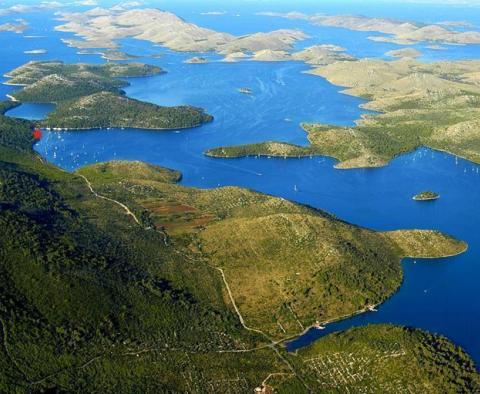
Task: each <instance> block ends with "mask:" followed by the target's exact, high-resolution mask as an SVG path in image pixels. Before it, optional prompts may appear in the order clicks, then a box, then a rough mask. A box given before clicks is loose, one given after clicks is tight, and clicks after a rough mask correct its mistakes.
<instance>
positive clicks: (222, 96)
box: [0, 1, 480, 364]
mask: <svg viewBox="0 0 480 394" xmlns="http://www.w3.org/2000/svg"><path fill="white" fill-rule="evenodd" d="M155 5H158V6H159V7H161V8H164V9H168V10H171V11H174V12H176V13H178V14H179V15H180V16H182V17H184V18H186V19H187V20H189V21H192V22H195V23H198V24H200V25H202V26H205V27H209V28H214V29H217V30H222V31H227V32H230V33H232V34H246V33H251V32H256V31H269V30H273V29H277V28H293V27H297V28H301V29H302V30H304V31H305V32H307V33H308V34H309V35H310V38H309V39H308V40H307V41H305V42H300V43H298V44H297V47H298V48H302V47H305V46H308V45H313V44H316V43H328V44H336V45H341V46H343V47H345V48H347V50H348V52H349V53H350V54H352V55H355V56H359V57H378V58H384V53H385V52H387V51H389V50H391V49H398V48H400V47H399V46H398V45H394V44H387V43H374V42H372V41H370V40H368V39H367V37H368V36H369V35H371V33H365V32H352V31H348V30H345V29H335V28H324V27H317V26H311V25H309V24H307V23H305V22H302V21H291V20H287V19H282V18H271V17H265V16H258V15H255V13H256V12H260V11H279V12H287V11H292V10H297V11H303V12H308V13H312V12H325V13H333V14H341V13H349V14H352V13H360V14H365V15H369V16H382V17H395V18H397V19H413V20H420V21H422V22H439V21H443V20H446V19H448V20H452V19H455V20H467V21H469V22H471V23H473V24H474V25H475V26H476V27H475V28H478V26H480V13H479V12H474V11H475V10H477V11H478V9H473V10H474V11H472V8H471V7H453V6H445V5H444V6H439V5H422V6H420V5H415V6H411V5H410V6H407V5H405V4H401V3H390V2H389V3H385V2H379V1H377V2H373V1H365V2H353V1H351V2H347V1H345V2H318V1H316V2H313V1H304V2H302V3H298V4H297V3H296V4H295V9H292V5H291V2H286V1H277V2H235V3H230V2H229V3H226V2H218V1H216V2H215V1H207V2H191V1H190V2H187V1H175V2H174V1H158V2H156V3H155ZM208 11H226V12H227V13H226V14H225V15H220V16H212V15H202V13H203V12H208ZM237 14H239V15H240V16H236V15H237ZM21 17H22V18H25V19H27V20H29V21H30V22H31V26H32V29H31V31H28V32H27V33H26V34H32V35H34V34H38V35H43V36H44V38H41V39H38V40H37V39H35V41H34V44H35V45H32V39H29V38H25V37H23V35H18V34H13V33H0V40H1V42H2V45H0V71H1V74H3V73H6V72H8V71H9V70H11V69H12V68H14V67H17V66H19V65H21V64H23V63H25V62H26V61H28V60H32V59H38V58H39V57H40V56H38V55H37V56H35V55H27V54H24V50H30V49H38V48H44V49H47V50H48V53H47V54H46V55H42V56H41V57H40V58H41V59H60V60H64V61H66V62H78V61H83V62H87V61H88V62H102V61H103V60H102V59H101V58H100V57H99V56H96V55H89V56H85V55H78V54H77V51H76V49H74V48H68V47H67V46H65V45H64V44H63V43H62V42H61V41H60V38H62V37H63V38H65V37H70V35H69V34H65V33H60V32H55V33H53V32H52V29H53V27H54V26H55V25H56V24H58V22H55V21H54V20H53V17H54V15H53V11H52V12H48V13H45V12H42V13H31V14H28V15H23V14H22V16H21ZM5 18H6V17H0V23H3V20H5ZM4 43H5V45H3V44H4ZM122 44H123V47H124V50H125V51H127V52H129V53H132V54H135V55H138V56H140V59H138V60H140V61H145V62H148V63H151V64H157V65H159V66H161V67H162V68H164V69H165V70H166V71H167V73H166V74H162V75H158V76H155V77H149V78H132V79H130V80H129V82H130V83H131V85H130V86H129V87H128V88H127V89H126V93H127V94H128V95H129V96H131V97H134V98H138V99H141V100H146V101H150V102H154V103H157V104H161V105H178V104H190V105H196V106H200V107H202V108H205V109H206V111H207V112H208V113H210V114H212V115H214V116H215V121H214V122H212V123H210V124H207V125H205V126H202V127H200V128H194V129H190V130H182V131H170V132H155V131H146V130H133V129H129V130H119V129H114V130H109V131H106V130H92V131H81V132H45V133H44V138H43V139H42V140H41V141H40V142H39V143H38V144H37V145H36V149H37V151H38V152H40V153H41V154H42V155H43V156H44V157H45V158H47V159H48V160H49V161H51V162H53V163H55V164H57V165H59V166H61V167H63V168H65V169H68V170H74V169H76V168H78V167H79V166H82V165H84V164H88V163H93V162H98V161H105V160H111V159H130V160H143V161H147V162H150V163H155V164H159V165H162V166H166V167H170V168H174V169H177V170H180V171H182V172H183V174H184V177H183V179H182V183H183V184H184V185H188V186H195V187H203V188H213V187H217V186H225V185H237V186H242V187H248V188H251V189H254V190H258V191H262V192H265V193H270V194H273V195H276V196H281V197H285V198H288V199H292V200H295V201H298V202H300V203H305V204H309V205H311V206H314V207H317V208H320V209H324V210H326V211H328V212H331V213H333V214H335V215H337V216H338V217H339V218H341V219H344V220H347V221H350V222H352V223H355V224H358V225H361V226H365V227H369V228H373V229H376V230H393V229H398V228H432V229H438V230H441V231H444V232H447V233H449V234H451V235H453V236H455V237H458V238H460V239H463V240H465V241H467V242H468V244H469V249H468V251H467V252H466V253H465V254H463V255H460V256H456V257H452V258H448V259H433V260H421V259H417V260H412V259H407V260H405V261H404V262H403V267H404V274H405V275H404V283H403V285H402V286H401V288H400V289H399V291H398V292H397V293H396V294H395V295H394V296H393V297H391V298H390V299H389V300H387V301H386V302H385V303H384V304H382V305H381V306H380V307H379V308H378V309H379V310H378V312H371V313H365V314H363V315H359V316H357V317H354V318H351V319H346V320H344V321H341V322H338V323H332V324H330V325H328V326H327V328H326V329H325V330H315V329H312V330H311V331H309V332H308V333H307V334H305V335H304V336H302V337H301V338H299V339H297V340H296V341H294V342H292V343H290V344H289V348H290V349H295V348H296V347H298V346H304V345H306V344H308V343H310V342H311V341H313V340H315V339H317V338H319V337H321V336H323V335H325V334H326V333H329V332H332V331H335V330H339V329H345V328H348V327H350V326H354V325H363V324H368V323H376V322H391V323H398V324H405V325H409V326H414V327H419V328H423V329H427V330H429V331H431V332H436V333H441V334H443V335H446V336H447V337H449V338H450V339H452V340H454V341H455V342H456V343H458V344H460V345H462V346H463V347H464V348H465V349H466V350H467V351H468V352H469V353H470V354H471V355H472V356H473V357H474V358H475V360H476V361H477V364H480V340H479V339H478V337H477V333H478V332H480V302H479V301H480V294H479V293H478V286H477V284H478V281H479V278H480V265H479V263H480V262H479V256H480V231H478V223H480V208H479V206H478V201H479V200H480V182H479V181H480V174H479V172H480V167H479V166H477V165H474V164H472V163H470V162H467V161H465V160H463V159H456V158H455V157H453V156H451V155H448V154H445V153H441V152H435V151H432V150H430V149H427V148H421V149H418V150H417V151H415V152H412V153H409V154H406V155H403V156H400V157H398V158H396V159H395V160H394V161H392V163H391V164H389V165H388V166H387V167H384V168H379V169H358V170H336V169H334V168H333V165H334V164H335V161H334V160H332V159H330V158H325V157H312V158H303V159H292V160H285V159H278V158H277V159H268V158H258V159H256V158H244V159H231V160H222V159H212V158H208V157H206V156H204V155H203V152H204V150H206V149H208V148H211V147H216V146H221V145H230V144H239V143H248V142H257V141H264V140H270V139H275V140H281V141H288V142H292V143H297V144H305V143H306V138H305V133H304V132H303V131H302V129H301V128H300V127H299V124H300V123H301V122H321V123H332V124H340V125H350V124H353V122H354V120H355V119H358V118H359V117H360V115H361V114H362V113H364V111H363V110H362V109H361V108H360V107H359V105H361V104H362V103H363V102H364V101H363V100H361V99H358V98H355V97H351V96H347V95H345V94H342V93H341V88H339V87H336V86H333V85H331V84H330V83H328V82H327V81H325V80H324V79H322V78H319V77H316V76H312V75H309V74H305V73H304V71H306V70H308V69H309V67H308V66H307V65H305V64H302V63H299V62H280V63H263V62H239V63H234V64H226V63H222V62H219V61H218V60H219V57H218V56H217V55H214V54H208V55H207V57H209V58H210V59H211V60H212V62H211V63H208V64H202V65H191V64H185V63H183V61H184V60H186V59H188V58H190V57H192V56H195V55H197V54H193V53H184V54H179V53H175V52H172V51H169V50H167V49H165V48H163V47H160V46H154V45H152V44H150V43H147V42H143V41H138V40H123V41H122ZM427 46H428V44H425V43H423V44H419V45H417V47H418V48H419V49H421V50H422V51H423V53H424V56H423V60H425V61H433V60H455V59H464V58H474V59H478V58H480V48H479V47H480V46H478V45H477V46H472V45H468V46H448V49H447V50H444V51H435V50H429V49H427V48H426V47H427ZM154 54H162V55H163V56H162V57H160V58H153V57H152V55H154ZM5 79H6V78H5ZM243 86H248V87H250V88H252V89H253V93H254V94H253V95H242V94H240V93H238V91H237V89H238V88H239V87H243ZM15 89H17V87H12V86H6V85H1V87H0V95H4V94H8V93H9V92H11V91H12V90H15ZM48 110H49V108H48V107H44V106H42V107H40V106H35V105H29V106H25V105H22V106H20V107H18V108H16V109H14V110H12V111H10V112H9V115H11V116H20V117H26V118H31V119H37V118H41V117H42V116H44V115H45V113H46V111H48ZM424 189H431V190H435V191H437V192H439V193H440V194H441V198H440V199H439V200H437V201H433V202H428V203H418V202H414V201H412V199H411V197H412V195H414V194H416V193H417V192H418V191H421V190H424Z"/></svg>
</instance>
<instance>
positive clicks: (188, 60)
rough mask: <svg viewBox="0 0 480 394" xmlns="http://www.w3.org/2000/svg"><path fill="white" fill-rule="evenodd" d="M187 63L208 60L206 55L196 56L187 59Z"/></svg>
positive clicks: (200, 62) (199, 62) (198, 62)
mask: <svg viewBox="0 0 480 394" xmlns="http://www.w3.org/2000/svg"><path fill="white" fill-rule="evenodd" d="M185 63H187V64H205V63H208V60H207V59H206V58H204V57H200V56H195V57H192V58H190V59H187V60H185Z"/></svg>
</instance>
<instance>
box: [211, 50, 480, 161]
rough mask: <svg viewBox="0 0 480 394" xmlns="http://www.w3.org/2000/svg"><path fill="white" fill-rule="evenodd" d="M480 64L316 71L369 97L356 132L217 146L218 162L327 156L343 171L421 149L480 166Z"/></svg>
mask: <svg viewBox="0 0 480 394" xmlns="http://www.w3.org/2000/svg"><path fill="white" fill-rule="evenodd" d="M479 66H480V62H479V61H457V62H438V63H422V62H419V61H416V60H414V59H410V58H403V59H399V60H395V61H384V60H374V59H362V60H354V61H339V62H334V63H332V64H328V65H325V66H319V67H316V68H314V69H312V70H311V71H310V73H311V74H313V75H319V76H321V77H324V78H326V79H327V80H328V81H330V82H331V83H333V84H335V85H339V86H343V87H345V88H346V89H345V90H344V93H346V94H350V95H354V96H358V97H362V98H365V99H367V100H369V101H368V102H366V103H365V104H364V105H363V107H364V108H365V109H368V110H372V111H376V113H375V114H371V115H364V116H363V117H362V119H361V120H358V121H357V125H356V126H354V127H340V126H330V125H323V124H303V125H302V127H303V129H304V130H305V131H306V132H307V134H308V140H309V142H310V145H308V146H296V145H291V144H287V143H282V142H264V143H257V144H250V145H249V144H247V145H242V146H233V147H220V148H215V149H210V150H208V151H207V152H206V154H207V155H209V156H213V157H241V156H247V155H268V156H279V157H285V156H286V157H290V156H294V157H299V156H310V155H325V156H331V157H334V158H336V159H338V160H339V161H340V162H339V163H338V164H337V165H336V167H337V168H358V167H379V166H384V165H386V164H388V162H389V161H390V160H392V159H393V158H394V157H395V156H397V155H399V154H402V153H405V152H409V151H412V150H414V149H416V148H418V147H420V146H428V147H430V148H433V149H438V150H442V151H447V152H450V153H452V154H454V155H458V156H462V157H465V158H467V159H469V160H471V161H474V162H477V163H478V162H480V132H479V130H480V128H479V125H480V123H479V120H478V119H480V109H479V103H480V86H479V82H480V75H479V74H478V72H477V70H478V67H479Z"/></svg>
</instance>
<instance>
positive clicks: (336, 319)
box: [277, 242, 469, 351]
mask: <svg viewBox="0 0 480 394" xmlns="http://www.w3.org/2000/svg"><path fill="white" fill-rule="evenodd" d="M464 244H465V247H464V249H462V250H461V251H459V252H457V253H453V254H449V255H444V256H441V257H421V256H415V257H411V256H402V257H401V259H400V264H402V263H403V260H404V259H423V260H433V259H446V258H450V257H455V256H459V255H461V254H463V253H465V252H467V251H468V247H469V246H468V244H467V243H466V242H464ZM403 280H404V279H403V267H402V280H401V282H400V283H399V285H398V287H397V288H395V290H394V291H393V292H392V293H391V294H390V295H388V296H387V297H385V299H384V300H382V301H380V302H378V303H376V304H372V305H369V306H366V307H365V308H362V309H359V310H357V311H354V312H352V313H348V314H345V315H342V316H337V317H333V318H330V319H327V320H324V321H322V322H316V323H314V324H311V325H310V326H308V327H305V329H304V330H303V331H302V332H300V333H299V334H296V335H292V336H290V337H288V338H285V339H282V340H279V341H277V343H278V344H283V345H284V347H286V346H287V344H288V343H289V342H293V341H295V340H297V339H299V338H301V337H302V336H304V335H305V334H306V333H308V332H309V331H310V330H312V329H317V330H323V329H325V328H326V326H327V325H328V324H332V323H337V322H339V321H342V320H347V319H350V318H352V317H355V316H358V315H361V314H363V313H367V312H376V311H377V307H378V306H380V305H382V304H383V303H385V302H386V301H388V300H389V299H391V298H392V297H393V296H394V295H395V294H396V293H397V292H398V291H399V290H400V288H401V287H402V285H403ZM305 346H308V345H305ZM301 347H304V346H301ZM299 348H300V347H299ZM299 348H297V349H299ZM297 349H295V350H293V351H296V350H297Z"/></svg>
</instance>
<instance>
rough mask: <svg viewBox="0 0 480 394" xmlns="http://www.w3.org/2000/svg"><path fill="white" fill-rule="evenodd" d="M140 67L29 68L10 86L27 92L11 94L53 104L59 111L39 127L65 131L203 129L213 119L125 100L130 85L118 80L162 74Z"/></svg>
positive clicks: (30, 65)
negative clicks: (17, 86) (125, 93)
mask: <svg viewBox="0 0 480 394" xmlns="http://www.w3.org/2000/svg"><path fill="white" fill-rule="evenodd" d="M162 72H163V71H162V70H161V69H160V68H159V67H156V66H150V65H147V64H142V63H128V64H124V63H122V64H116V63H107V64H104V65H89V64H65V63H62V62H55V61H52V62H29V63H27V64H25V65H23V66H21V67H19V68H17V69H15V70H13V71H11V72H10V73H8V75H7V76H8V77H10V78H11V79H10V81H9V82H8V83H9V84H12V85H21V86H23V88H22V89H21V90H19V91H17V92H14V93H12V94H11V97H12V99H13V100H16V101H18V102H36V103H41V102H48V103H50V102H52V103H56V104H57V106H56V108H55V110H54V111H52V112H51V113H50V114H48V117H47V119H46V120H44V121H41V122H39V125H40V126H43V127H48V128H61V129H91V128H103V127H132V128H144V129H155V130H162V129H181V128H189V127H196V126H200V125H201V124H203V123H205V122H210V121H212V120H213V117H212V116H210V115H208V114H206V113H205V112H204V111H203V110H202V109H201V108H195V107H190V106H177V107H162V106H158V105H155V104H151V103H145V102H142V101H139V100H135V99H131V98H128V97H125V96H124V92H123V90H122V88H123V87H125V86H128V82H126V81H122V80H120V79H118V78H122V77H123V78H126V77H144V76H152V75H157V74H160V73H162Z"/></svg>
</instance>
